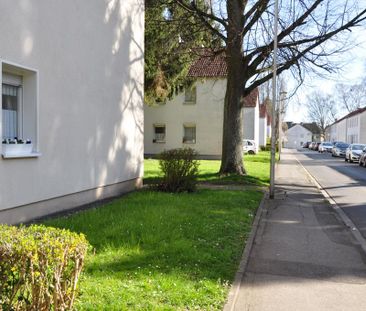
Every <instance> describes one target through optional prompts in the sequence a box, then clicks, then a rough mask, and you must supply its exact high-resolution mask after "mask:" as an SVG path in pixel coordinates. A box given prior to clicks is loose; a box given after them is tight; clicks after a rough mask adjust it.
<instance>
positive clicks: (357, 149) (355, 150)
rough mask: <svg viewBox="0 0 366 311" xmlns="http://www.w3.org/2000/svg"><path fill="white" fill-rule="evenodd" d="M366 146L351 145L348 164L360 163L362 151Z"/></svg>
mask: <svg viewBox="0 0 366 311" xmlns="http://www.w3.org/2000/svg"><path fill="white" fill-rule="evenodd" d="M365 147H366V145H363V144H350V145H349V146H348V148H347V150H346V157H345V158H344V160H345V161H346V162H350V163H352V162H353V161H357V162H358V161H359V159H360V155H361V153H362V150H363V149H365Z"/></svg>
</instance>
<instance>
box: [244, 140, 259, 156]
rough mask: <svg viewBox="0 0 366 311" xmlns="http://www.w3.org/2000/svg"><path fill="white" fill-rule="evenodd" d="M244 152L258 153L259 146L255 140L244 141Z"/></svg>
mask: <svg viewBox="0 0 366 311" xmlns="http://www.w3.org/2000/svg"><path fill="white" fill-rule="evenodd" d="M243 151H244V153H248V154H256V153H257V152H258V147H257V144H256V143H255V141H254V140H251V139H244V140H243Z"/></svg>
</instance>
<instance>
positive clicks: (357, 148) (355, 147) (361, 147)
mask: <svg viewBox="0 0 366 311" xmlns="http://www.w3.org/2000/svg"><path fill="white" fill-rule="evenodd" d="M363 148H365V145H353V146H352V150H362V149H363Z"/></svg>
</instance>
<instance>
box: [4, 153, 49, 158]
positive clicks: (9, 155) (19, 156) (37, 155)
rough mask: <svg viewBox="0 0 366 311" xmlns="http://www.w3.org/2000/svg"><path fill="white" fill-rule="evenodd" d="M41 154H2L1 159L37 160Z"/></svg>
mask: <svg viewBox="0 0 366 311" xmlns="http://www.w3.org/2000/svg"><path fill="white" fill-rule="evenodd" d="M41 155H42V154H41V153H39V152H31V153H19V154H6V153H5V154H2V156H3V159H23V158H38V157H40V156H41Z"/></svg>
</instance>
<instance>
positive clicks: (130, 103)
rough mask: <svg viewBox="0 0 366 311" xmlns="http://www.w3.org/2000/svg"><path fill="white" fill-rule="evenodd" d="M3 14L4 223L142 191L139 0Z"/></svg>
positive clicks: (10, 5) (7, 7)
mask: <svg viewBox="0 0 366 311" xmlns="http://www.w3.org/2000/svg"><path fill="white" fill-rule="evenodd" d="M0 9H1V14H2V15H3V17H5V18H1V19H0V37H1V42H2V44H0V67H1V70H0V77H1V78H0V81H1V84H2V97H1V98H0V100H1V107H2V114H1V115H0V133H1V137H2V140H3V143H2V145H1V147H0V154H1V156H0V172H1V174H0V189H1V194H0V222H1V223H20V222H24V221H28V220H31V219H34V218H37V217H41V216H43V215H46V214H50V213H55V212H61V211H64V210H67V209H71V208H74V207H76V206H79V205H84V204H88V203H91V202H94V201H96V200H101V199H104V198H107V197H111V196H116V195H120V194H121V193H123V192H126V191H131V190H133V189H135V187H136V186H139V185H141V179H142V175H143V83H144V81H143V76H144V61H143V56H144V1H142V0H126V1H125V0H123V1H122V0H117V1H114V5H113V6H111V5H109V4H108V3H107V2H106V1H95V0H94V1H1V3H0ZM5 43H6V44H5ZM15 137H16V138H17V140H15ZM15 142H17V144H15ZM22 142H28V143H23V144H22Z"/></svg>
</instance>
